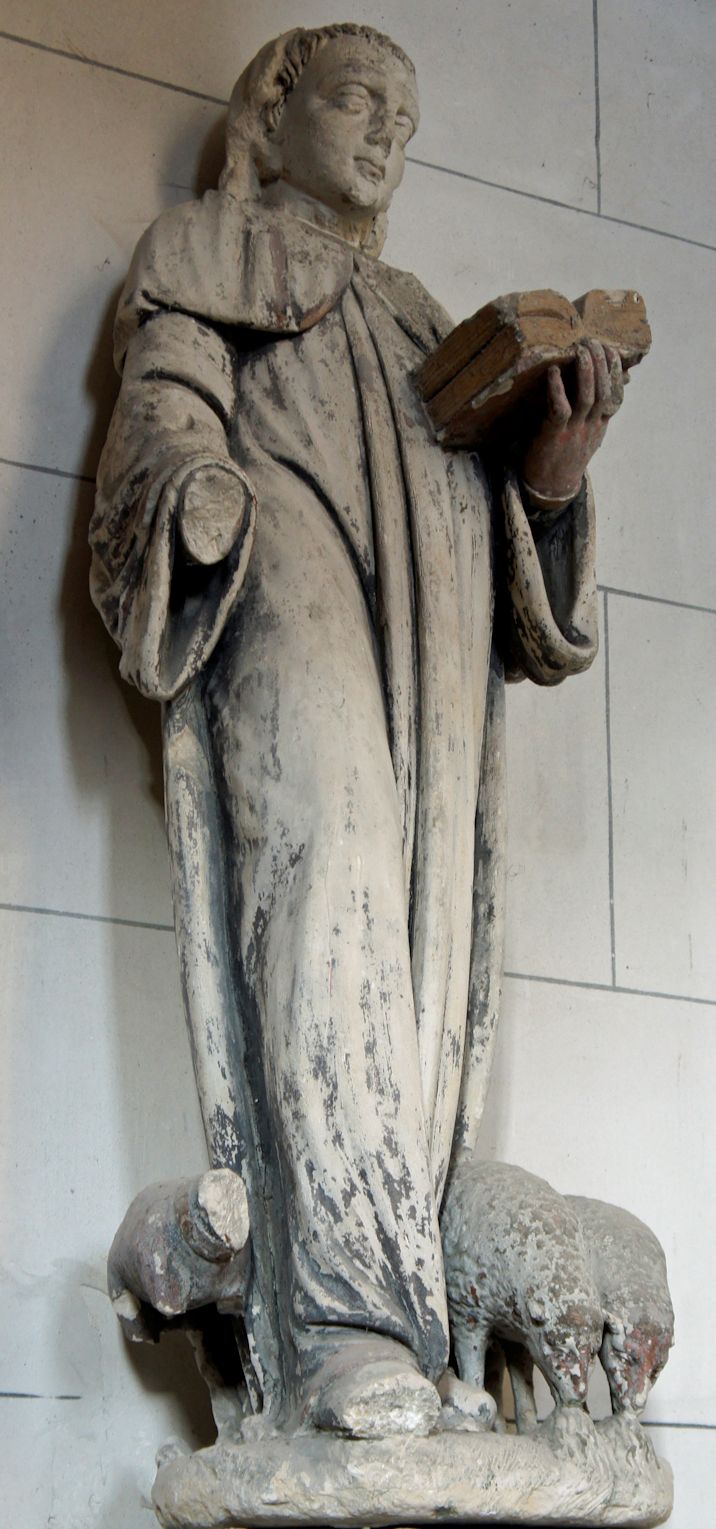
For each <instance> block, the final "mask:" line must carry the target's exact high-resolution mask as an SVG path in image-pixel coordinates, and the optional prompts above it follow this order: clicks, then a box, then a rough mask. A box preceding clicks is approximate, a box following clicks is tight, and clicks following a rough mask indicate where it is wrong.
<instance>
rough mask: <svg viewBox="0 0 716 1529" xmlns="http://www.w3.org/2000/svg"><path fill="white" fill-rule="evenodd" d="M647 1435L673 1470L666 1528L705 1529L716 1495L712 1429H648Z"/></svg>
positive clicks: (715, 1448)
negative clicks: (672, 1498) (669, 1510)
mask: <svg viewBox="0 0 716 1529" xmlns="http://www.w3.org/2000/svg"><path fill="white" fill-rule="evenodd" d="M649 1438H650V1439H651V1442H652V1444H653V1446H654V1448H655V1450H656V1451H657V1454H658V1455H660V1456H661V1458H662V1459H663V1460H667V1461H668V1462H669V1464H670V1466H671V1468H672V1470H673V1472H674V1508H673V1512H672V1514H671V1517H670V1519H669V1520H668V1526H669V1529H697V1526H698V1529H701V1525H703V1526H704V1529H705V1526H706V1525H707V1524H708V1521H709V1514H710V1513H711V1511H712V1504H713V1501H714V1495H715V1494H716V1428H714V1426H713V1424H712V1426H711V1427H710V1428H708V1429H699V1428H652V1429H650V1430H649Z"/></svg>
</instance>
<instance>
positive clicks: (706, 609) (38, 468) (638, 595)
mask: <svg viewBox="0 0 716 1529" xmlns="http://www.w3.org/2000/svg"><path fill="white" fill-rule="evenodd" d="M0 467H19V468H20V469H21V470H22V471H24V472H31V473H44V474H45V476H46V477H49V478H69V479H70V480H71V481H72V482H73V483H90V484H92V485H93V486H94V485H95V484H96V482H97V479H96V478H92V477H90V476H89V475H88V474H86V473H71V472H66V471H65V469H64V468H62V467H45V466H43V465H41V464H40V463H39V462H18V461H16V459H15V458H14V457H0ZM597 589H598V590H599V591H600V592H601V593H602V594H608V595H621V596H622V598H623V599H625V600H648V601H650V602H651V603H652V604H653V605H672V606H673V607H674V609H675V610H681V611H701V612H703V614H704V615H706V616H716V606H713V605H694V604H693V603H692V602H691V601H689V600H670V599H669V597H668V595H647V594H645V593H644V592H643V591H642V590H640V589H617V588H616V587H615V586H614V585H613V584H597Z"/></svg>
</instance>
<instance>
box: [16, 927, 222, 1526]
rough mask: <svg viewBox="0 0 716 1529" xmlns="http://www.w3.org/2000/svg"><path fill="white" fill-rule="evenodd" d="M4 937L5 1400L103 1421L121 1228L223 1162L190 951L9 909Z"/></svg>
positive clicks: (162, 940)
mask: <svg viewBox="0 0 716 1529" xmlns="http://www.w3.org/2000/svg"><path fill="white" fill-rule="evenodd" d="M0 932H1V933H2V945H3V954H4V963H3V975H4V980H3V985H2V994H1V997H0V1002H1V1003H2V1011H3V1012H2V1033H3V1047H4V1054H5V1055H11V1056H12V1066H11V1067H10V1068H8V1071H7V1076H6V1083H5V1098H4V1104H3V1110H2V1120H1V1124H0V1132H1V1136H0V1147H1V1152H2V1161H3V1182H4V1185H5V1188H4V1192H3V1211H2V1214H3V1232H2V1243H3V1248H4V1249H5V1265H4V1272H3V1279H2V1288H3V1309H4V1312H5V1319H6V1326H5V1334H6V1336H5V1341H4V1345H3V1364H2V1369H3V1381H2V1389H3V1390H8V1391H10V1390H12V1391H20V1392H32V1393H38V1394H41V1395H44V1396H46V1395H48V1394H52V1395H58V1394H80V1395H81V1396H82V1397H83V1398H85V1399H87V1398H90V1397H91V1398H92V1404H93V1406H94V1407H95V1408H99V1405H100V1398H101V1395H102V1392H103V1390H104V1389H105V1388H111V1386H112V1385H113V1384H114V1381H113V1379H112V1375H113V1373H114V1371H115V1369H116V1368H117V1355H116V1354H115V1344H114V1339H113V1340H112V1353H111V1358H110V1356H109V1355H107V1354H103V1350H102V1343H101V1341H100V1336H99V1334H98V1330H97V1323H96V1313H97V1311H98V1310H99V1309H100V1308H103V1307H104V1306H106V1309H107V1321H106V1324H105V1326H104V1328H103V1331H109V1332H110V1333H113V1332H114V1326H115V1325H116V1326H117V1329H118V1326H119V1325H118V1324H117V1323H116V1318H115V1316H114V1314H113V1313H111V1311H110V1303H109V1298H108V1297H107V1295H106V1279H105V1268H106V1258H107V1253H108V1251H109V1246H110V1243H111V1241H112V1237H113V1235H114V1232H115V1229H116V1227H117V1225H118V1223H119V1221H120V1220H121V1217H122V1215H123V1213H124V1211H125V1209H126V1206H127V1204H128V1202H129V1200H130V1199H131V1198H132V1196H133V1195H134V1194H135V1193H136V1192H137V1190H138V1189H140V1188H141V1187H143V1186H144V1185H145V1184H147V1183H151V1182H153V1181H156V1180H158V1179H161V1178H168V1177H171V1176H172V1175H181V1174H188V1175H190V1174H194V1173H201V1172H202V1171H203V1170H204V1168H205V1167H206V1162H207V1158H206V1146H205V1142H204V1136H203V1131H202V1128H201V1123H200V1118H199V1111H198V1105H197V1102H196V1094H195V1088H194V1080H193V1077H192V1068H191V1060H190V1055H189V1045H188V1041H187V1038H186V1032H185V1026H184V1019H183V1015H182V1009H181V998H180V995H179V990H178V981H177V975H176V954H175V949H174V938H173V935H171V934H162V933H157V932H155V931H150V930H141V929H128V928H126V927H123V926H118V925H107V924H101V923H97V922H94V921H92V920H86V921H85V920H70V919H62V918H51V917H43V916H41V915H34V914H27V913H11V912H7V911H5V912H2V913H0ZM28 1207H31V1212H28ZM110 1317H111V1321H110ZM102 1320H103V1322H104V1317H103V1319H102ZM119 1368H120V1369H121V1360H120V1365H119ZM69 1426H75V1425H74V1424H69ZM104 1448H105V1445H104V1444H102V1445H101V1446H100V1445H99V1444H98V1449H99V1452H100V1454H101V1453H102V1451H103V1450H104ZM68 1522H69V1521H68Z"/></svg>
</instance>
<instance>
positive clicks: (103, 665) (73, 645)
mask: <svg viewBox="0 0 716 1529" xmlns="http://www.w3.org/2000/svg"><path fill="white" fill-rule="evenodd" d="M223 135H224V119H223V116H222V117H221V118H220V119H219V120H218V121H217V122H216V123H215V124H214V125H213V126H212V128H211V131H210V132H209V134H208V136H207V138H206V140H205V142H204V144H203V146H202V148H201V150H200V152H199V155H198V160H197V157H196V147H195V145H192V146H191V150H189V149H188V146H187V144H186V143H184V144H182V143H181V142H179V143H175V144H173V145H172V146H171V147H170V149H169V151H168V154H167V155H166V157H165V163H164V165H163V167H162V171H161V172H160V177H159V179H158V184H160V185H161V188H162V195H163V200H164V202H165V205H168V204H171V203H176V202H179V201H184V200H186V199H187V195H189V194H201V193H202V192H203V191H204V190H205V189H207V188H208V187H210V186H215V185H216V182H217V179H218V176H219V173H220V169H221V165H222V160H223ZM189 154H190V159H191V160H193V161H194V163H195V164H196V176H195V184H194V187H193V188H192V186H191V185H182V184H181V170H179V169H178V168H177V166H178V165H181V164H184V165H185V164H186V162H187V157H188V155H189ZM79 237H80V238H81V231H79ZM120 291H121V284H119V285H118V286H117V287H116V288H115V289H114V290H113V291H112V293H111V296H110V297H109V299H108V300H107V302H106V306H105V309H104V312H103V317H102V321H101V325H100V328H99V331H98V334H97V339H96V344H95V346H94V349H93V352H92V354H91V356H90V357H89V361H88V364H87V369H86V374H85V387H86V392H87V395H88V397H89V399H90V402H91V406H92V409H93V416H94V417H93V425H92V429H91V432H90V440H89V444H88V446H87V450H86V453H85V458H84V461H83V462H82V463H81V465H80V466H79V468H78V471H79V472H80V473H81V474H82V475H83V477H84V478H87V479H91V480H93V479H94V477H95V475H96V471H97V464H98V461H99V456H100V452H101V449H102V445H103V442H104V439H105V437H106V434H107V429H108V425H109V421H110V417H111V413H112V409H113V406H114V402H115V398H116V395H117V390H118V380H117V377H116V374H115V372H114V368H113V361H112V329H113V322H114V314H115V310H116V306H117V300H118V297H119V293H120ZM89 297H90V294H89V293H88V294H87V298H88V301H89ZM77 317H78V315H77V312H76V310H75V308H74V307H73V308H72V309H70V310H69V311H68V312H67V314H66V316H65V320H64V323H63V324H62V326H61V330H60V334H59V338H58V339H57V340H56V342H55V344H54V345H53V349H52V351H51V352H50V353H49V354H48V356H47V358H46V363H45V365H46V368H48V369H49V370H50V374H51V375H57V376H61V364H62V361H61V358H62V356H63V354H66V347H65V348H63V342H66V339H67V336H68V334H72V333H73V332H75V330H76V323H77ZM93 497H94V494H93V487H92V483H91V482H81V483H78V484H77V485H76V493H75V499H74V507H73V518H72V528H71V533H70V537H69V543H68V551H67V558H66V563H65V567H64V571H63V576H62V583H61V588H60V594H59V600H58V608H57V614H58V616H59V621H60V624H61V628H62V634H63V636H62V642H63V659H64V730H65V746H66V751H67V758H68V761H69V764H70V768H71V773H72V776H73V778H74V783H75V786H76V790H77V795H78V797H80V799H81V800H83V801H85V802H86V801H90V802H92V803H94V804H96V806H97V808H98V816H99V817H100V818H101V819H102V820H103V821H104V823H105V824H106V830H105V832H106V835H107V839H108V841H109V842H108V845H107V850H108V853H107V864H108V867H109V870H108V882H109V886H108V898H107V904H106V910H105V909H104V908H103V909H102V912H105V911H108V912H109V914H110V916H112V915H113V914H116V913H118V912H121V915H124V914H126V912H127V908H126V903H127V895H126V894H127V886H126V882H127V874H126V872H127V865H128V860H127V854H126V845H125V844H124V840H125V838H126V835H127V824H128V815H129V814H131V804H130V803H128V802H127V800H126V795H125V796H124V797H123V795H122V791H121V787H122V784H123V783H122V782H121V781H119V782H118V781H117V780H116V779H115V782H114V789H112V786H111V783H110V780H109V773H110V772H109V771H108V765H107V749H108V748H109V749H112V747H114V750H115V753H116V754H118V756H119V760H120V762H121V759H122V754H123V750H122V733H123V728H126V732H127V737H128V756H131V757H134V759H135V770H134V774H133V779H132V781H128V782H127V784H126V791H127V792H134V793H137V771H136V756H137V750H136V746H135V745H136V740H137V739H138V740H140V749H139V758H140V760H141V761H143V764H141V765H140V769H139V776H140V782H141V784H140V787H139V789H140V791H143V793H144V795H145V798H147V799H148V800H149V803H150V804H151V807H150V815H151V816H156V819H157V820H159V818H160V816H163V782H162V752H161V715H160V708H159V706H158V705H156V704H151V703H149V702H147V701H146V700H144V699H143V698H142V697H141V696H140V695H139V694H138V692H137V691H135V690H134V689H132V688H131V687H130V686H129V685H127V684H125V683H124V682H123V681H122V679H121V678H120V675H119V669H118V652H117V649H116V647H115V645H114V643H113V642H112V640H111V638H110V637H109V635H108V634H107V633H106V631H105V629H104V627H103V625H102V623H101V620H100V618H99V616H98V614H97V612H96V611H95V609H94V607H93V605H92V602H91V600H90V595H89V586H88V579H89V565H90V553H89V547H88V540H87V536H88V528H89V522H90V517H91V514H92V505H93ZM108 715H109V717H110V720H111V724H112V725H111V729H109V730H108V729H107V726H106V721H107V718H108ZM107 732H109V736H105V735H106V733H107ZM136 799H137V801H139V800H140V798H139V795H138V793H137V798H136ZM145 807H146V802H145ZM145 817H146V811H145ZM146 853H151V846H147V848H146ZM129 863H130V864H131V861H130V862H129ZM115 887H117V889H118V890H117V896H116V898H115V896H114V888H115ZM130 893H131V889H130ZM122 898H123V900H122V901H121V902H120V899H122ZM145 906H146V902H145ZM142 917H143V918H144V919H147V918H148V919H149V921H150V922H151V921H152V917H153V915H152V914H151V913H149V914H148V915H147V914H146V913H145V914H143V915H142ZM166 920H167V913H166V909H165V908H163V909H161V911H159V912H158V913H157V915H156V921H157V922H158V923H165V922H166ZM140 922H141V919H140ZM127 933H128V932H127V930H126V928H123V927H122V926H121V925H116V924H114V925H113V924H109V925H108V926H107V928H106V930H105V936H106V940H107V943H108V946H110V948H109V951H108V955H109V960H108V965H109V967H110V969H111V972H112V981H111V987H110V1001H109V1008H110V1012H109V1013H108V1014H107V1015H106V1016H104V1015H103V1016H99V1022H100V1023H101V1024H106V1025H107V1026H111V1027H113V1028H115V1027H116V1028H115V1036H114V1039H115V1047H114V1051H115V1056H116V1069H115V1080H114V1087H115V1088H116V1090H117V1093H118V1095H119V1101H120V1111H119V1117H120V1120H121V1131H120V1134H119V1135H118V1139H117V1142H116V1151H117V1162H116V1174H117V1179H118V1180H120V1179H121V1181H122V1184H123V1186H125V1188H124V1189H123V1190H122V1192H126V1193H127V1199H129V1198H130V1197H131V1196H133V1195H134V1194H135V1193H136V1192H137V1191H138V1190H139V1189H140V1188H141V1187H143V1184H144V1178H145V1176H146V1172H147V1169H146V1143H147V1142H151V1141H152V1134H153V1133H152V1122H153V1120H154V1119H156V1116H157V1111H161V1110H165V1111H167V1112H169V1111H171V1112H172V1114H173V1118H174V1119H175V1120H176V1129H177V1133H178V1135H181V1134H182V1133H184V1134H185V1135H186V1134H187V1131H188V1137H189V1143H188V1148H187V1147H186V1146H185V1157H186V1153H187V1150H189V1151H190V1150H191V1138H192V1134H193V1118H194V1116H193V1114H192V1110H191V1108H189V1109H187V1108H185V1105H184V1101H183V1100H182V1101H175V1100H173V1099H172V1098H169V1097H167V1091H166V1088H165V1087H164V1086H163V1085H164V1084H165V1077H164V1074H163V1073H162V1075H161V1076H160V1066H159V1065H157V1066H156V1068H152V1066H151V1063H152V1060H153V1059H156V1058H159V1057H161V1055H162V1049H163V1048H167V1050H169V1051H171V1050H172V1049H173V1050H174V1052H175V1054H176V1051H177V1048H181V1055H182V1058H184V1057H185V1058H186V1067H185V1072H186V1078H187V1091H188V1092H189V1091H191V1089H192V1079H191V1075H190V1063H189V1047H188V1040H187V1037H186V1033H185V1028H184V1021H183V1016H182V1014H181V1009H180V1005H179V1003H178V1002H177V1004H176V1006H174V1005H173V1004H172V1003H171V1002H169V1003H167V1004H165V1005H162V1006H161V1009H160V1010H159V1011H158V1012H157V1013H156V1015H155V1014H154V1013H153V1014H152V1016H151V1021H152V1025H153V1026H154V1024H155V1023H156V1026H157V1029H160V1028H161V1029H162V1030H163V1032H164V1033H163V1034H157V1033H156V1031H155V1032H154V1033H153V1036H152V1044H151V1051H150V1054H149V1065H147V1054H146V1052H145V1049H144V1047H143V1045H142V1034H141V1028H142V1027H141V1023H138V1022H137V1021H138V1016H137V1015H136V1014H135V1013H134V1012H133V1005H132V1000H131V995H130V996H129V998H128V994H127V986H128V984H127V977H128V973H127V952H128V944H127ZM142 938H146V942H147V948H149V942H152V941H153V942H154V944H153V947H152V959H155V957H156V959H157V960H158V961H159V963H160V964H161V961H162V960H166V962H167V983H168V984H169V982H171V984H172V991H176V992H177V994H178V983H177V980H176V972H175V963H176V955H175V948H174V942H173V940H172V939H171V937H170V936H169V935H166V934H161V933H151V932H149V931H146V933H145V935H143V936H142ZM157 942H161V944H158V943H157ZM169 963H171V970H170V967H169ZM144 1022H145V1023H146V1015H145V1016H144ZM181 1070H182V1064H181V1063H179V1065H178V1066H176V1067H174V1068H173V1069H172V1068H170V1069H169V1072H170V1073H171V1075H172V1076H173V1077H174V1076H177V1075H181ZM193 1103H194V1101H193V1099H190V1100H189V1105H192V1104H193ZM194 1113H195V1111H194ZM187 1120H188V1122H189V1124H188V1127H187ZM167 1125H168V1122H167V1121H165V1122H164V1130H163V1131H161V1132H160V1136H161V1137H163V1138H164V1139H165V1140H167V1141H168V1140H169V1139H170V1133H169V1130H168V1129H167ZM156 1134H157V1133H156V1130H155V1132H154V1136H155V1139H156ZM196 1148H197V1162H196V1169H197V1171H198V1172H201V1171H203V1169H204V1168H205V1167H206V1157H205V1148H204V1143H203V1141H202V1139H201V1136H200V1135H198V1134H197V1141H196ZM156 1155H157V1154H156V1150H155V1153H154V1160H155V1161H156ZM164 1171H165V1172H166V1176H167V1177H171V1176H172V1174H173V1173H175V1172H176V1167H175V1165H174V1163H173V1162H172V1161H171V1160H168V1161H167V1162H166V1165H165V1168H163V1169H162V1172H164ZM156 1176H157V1175H156V1173H155V1174H154V1177H156ZM95 1210H96V1212H97V1223H98V1243H99V1242H104V1241H105V1240H106V1242H107V1247H106V1248H105V1247H103V1246H99V1245H98V1248H97V1259H96V1269H97V1270H102V1269H103V1267H104V1260H105V1258H106V1253H107V1251H108V1246H109V1242H110V1241H111V1237H112V1236H113V1233H114V1230H115V1228H114V1227H111V1228H108V1227H106V1226H105V1225H104V1223H103V1219H102V1207H101V1206H100V1205H97V1206H96V1207H95ZM101 1278H102V1276H101V1275H98V1276H97V1279H98V1280H100V1279H101ZM83 1285H86V1269H85V1266H84V1265H83V1266H80V1265H79V1264H78V1265H77V1266H76V1268H75V1267H74V1266H73V1268H72V1270H71V1271H68V1279H67V1284H66V1298H65V1304H66V1306H67V1307H70V1306H71V1307H72V1309H73V1310H74V1311H76V1310H77V1302H78V1298H79V1297H81V1288H82V1286H83ZM98 1298H99V1297H98ZM110 1330H111V1324H110ZM119 1345H120V1339H119V1335H118V1346H119ZM121 1347H123V1348H124V1352H125V1354H126V1358H127V1364H128V1365H129V1367H130V1369H131V1371H132V1372H133V1375H134V1378H135V1379H136V1380H138V1381H139V1382H140V1383H141V1386H142V1387H143V1389H144V1390H145V1391H146V1392H147V1395H148V1397H150V1396H156V1395H157V1394H162V1395H164V1396H166V1397H173V1398H176V1420H175V1426H176V1429H177V1431H179V1432H180V1433H181V1435H182V1437H184V1438H185V1439H186V1442H187V1443H188V1444H190V1446H191V1447H194V1448H196V1447H199V1446H200V1445H202V1444H207V1443H210V1442H211V1441H212V1440H213V1438H214V1436H215V1430H214V1427H213V1421H212V1417H211V1409H210V1405H209V1400H208V1394H207V1392H206V1389H205V1387H204V1384H203V1382H202V1381H201V1380H200V1378H199V1375H198V1373H197V1371H196V1367H195V1363H194V1359H193V1355H192V1352H191V1349H190V1346H189V1343H188V1340H187V1339H186V1338H185V1336H184V1335H183V1334H181V1333H175V1334H171V1335H167V1336H166V1337H164V1338H163V1339H162V1342H161V1344H160V1345H159V1346H158V1347H155V1346H151V1349H150V1350H149V1351H145V1350H144V1348H143V1347H134V1346H130V1345H121ZM95 1385H96V1388H97V1389H96V1391H95V1396H97V1393H98V1392H99V1391H100V1390H101V1389H103V1387H102V1380H101V1376H100V1375H99V1374H97V1375H96V1376H95ZM92 1389H93V1390H94V1389H95V1386H94V1385H93V1386H92ZM133 1495H136V1487H135V1486H134V1484H133V1490H132V1489H130V1488H129V1486H128V1489H127V1494H126V1495H123V1500H122V1508H121V1510H120V1507H119V1504H117V1514H118V1517H117V1523H118V1524H119V1520H120V1518H121V1520H122V1523H124V1517H122V1514H125V1515H126V1508H127V1503H128V1501H131V1500H132V1496H133ZM109 1511H110V1519H111V1518H112V1510H111V1505H110V1510H109Z"/></svg>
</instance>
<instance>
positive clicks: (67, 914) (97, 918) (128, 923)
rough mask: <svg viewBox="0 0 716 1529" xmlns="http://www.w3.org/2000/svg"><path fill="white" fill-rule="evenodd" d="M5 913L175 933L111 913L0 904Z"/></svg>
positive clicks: (171, 928)
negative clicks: (76, 919) (40, 915)
mask: <svg viewBox="0 0 716 1529" xmlns="http://www.w3.org/2000/svg"><path fill="white" fill-rule="evenodd" d="M0 911H2V912H5V913H39V914H42V916H43V917H44V918H78V919H81V920H83V922H85V923H90V924H121V925H122V926H123V927H124V928H126V929H159V930H161V931H162V932H163V933H165V934H173V933H174V925H173V924H150V923H149V922H148V921H147V920H145V919H141V918H115V917H114V916H113V915H112V914H109V913H76V912H74V910H72V909H70V908H36V907H34V906H32V905H31V904H30V903H0Z"/></svg>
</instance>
